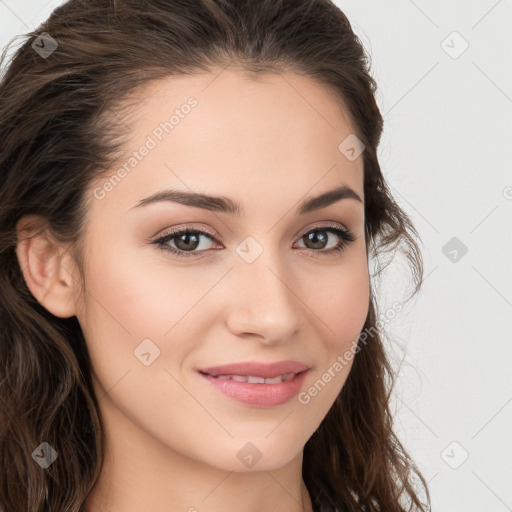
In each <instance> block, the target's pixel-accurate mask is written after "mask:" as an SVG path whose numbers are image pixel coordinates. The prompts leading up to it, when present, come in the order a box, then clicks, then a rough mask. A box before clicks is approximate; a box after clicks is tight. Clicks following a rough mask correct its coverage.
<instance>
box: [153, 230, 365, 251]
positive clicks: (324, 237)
mask: <svg viewBox="0 0 512 512" xmlns="http://www.w3.org/2000/svg"><path fill="white" fill-rule="evenodd" d="M328 233H329V234H331V235H335V237H337V238H338V239H339V241H338V243H336V244H335V245H334V246H331V247H328V248H327V250H326V249H325V246H326V245H328V241H329V235H328ZM202 237H204V238H207V239H209V240H212V241H215V242H217V243H219V244H220V242H219V241H218V240H216V239H215V238H214V237H213V236H212V235H210V234H209V233H207V232H205V231H201V230H197V229H194V230H192V229H181V230H176V231H172V232H170V233H167V234H164V235H163V236H162V237H160V238H158V239H157V240H155V241H154V242H153V244H156V245H157V246H158V247H159V248H161V249H163V250H165V251H168V252H170V253H172V254H174V255H176V256H178V257H183V258H189V257H202V256H201V255H199V254H197V252H205V250H201V251H195V249H198V248H199V247H200V246H201V238H202ZM300 240H305V242H307V243H308V244H311V245H312V246H313V247H306V249H310V250H311V251H313V252H315V253H320V254H323V255H325V254H331V253H333V252H341V251H343V250H344V249H345V248H346V246H347V245H348V244H349V243H350V242H353V241H354V240H356V237H355V235H354V234H353V233H352V232H351V231H349V230H347V229H341V228H338V227H333V226H321V227H317V228H314V229H312V230H309V231H308V232H306V233H305V234H304V235H302V237H301V238H300ZM169 242H173V243H174V247H173V246H170V245H169ZM300 248H301V249H303V248H304V247H300ZM319 249H320V250H319ZM187 253H188V254H187Z"/></svg>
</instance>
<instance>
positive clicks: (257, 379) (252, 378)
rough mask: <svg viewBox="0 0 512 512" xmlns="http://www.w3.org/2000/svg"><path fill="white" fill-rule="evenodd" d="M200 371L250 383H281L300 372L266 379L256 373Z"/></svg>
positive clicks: (216, 377)
mask: <svg viewBox="0 0 512 512" xmlns="http://www.w3.org/2000/svg"><path fill="white" fill-rule="evenodd" d="M304 371H307V370H304ZM200 373H202V374H203V375H207V376H209V377H212V378H214V379H219V380H234V381H236V382H248V383H249V384H279V383H280V382H287V381H289V380H292V379H293V378H294V377H295V375H298V373H285V374H284V375H278V376H277V377H269V378H267V379H266V378H264V377H258V376H255V375H211V374H209V373H203V372H200ZM299 373H302V372H299Z"/></svg>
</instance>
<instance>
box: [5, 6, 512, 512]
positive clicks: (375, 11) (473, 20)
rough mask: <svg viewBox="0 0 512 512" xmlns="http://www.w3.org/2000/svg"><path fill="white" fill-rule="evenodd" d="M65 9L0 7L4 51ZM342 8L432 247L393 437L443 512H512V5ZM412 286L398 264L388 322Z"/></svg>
mask: <svg viewBox="0 0 512 512" xmlns="http://www.w3.org/2000/svg"><path fill="white" fill-rule="evenodd" d="M61 3H62V2H61V1H50V2H45V1H44V0H32V1H27V0H22V1H20V0H0V45H1V46H2V47H4V46H5V45H6V43H7V42H8V40H9V39H10V38H11V37H13V36H14V35H16V34H21V33H23V32H26V31H29V30H34V29H35V28H36V27H37V25H38V24H39V23H40V22H41V21H43V20H44V19H45V18H46V17H47V16H48V15H49V13H50V12H51V10H52V9H53V8H54V7H55V6H57V5H59V4H61ZM336 3H337V5H338V6H339V7H340V8H341V9H342V10H343V11H344V12H345V13H346V14H347V16H348V18H349V19H350V21H351V23H352V25H353V27H354V30H355V31H356V33H357V34H358V35H359V36H360V38H361V40H362V42H363V44H364V46H365V47H366V49H367V51H368V52H369V54H370V55H371V60H372V72H373V75H374V76H375V78H376V80H377V83H378V85H379V91H378V101H379V105H380V108H381V111H382V113H383V115H384V119H385V132H384V135H383V139H382V142H381V146H380V151H379V155H380V162H381V166H382V169H383V172H384V174H385V176H386V178H387V180H388V183H389V184H390V186H391V188H392V191H393V192H394V194H395V196H396V198H397V200H398V202H399V204H400V205H401V206H402V207H403V208H404V209H405V210H406V212H407V213H408V214H409V215H410V217H411V218H412V220H413V221H414V223H415V225H416V227H417V229H418V231H419V234H420V237H421V239H422V241H423V246H422V248H423V254H424V258H425V278H424V283H423V287H422V291H421V292H420V294H419V295H418V296H417V297H416V298H415V299H413V300H412V301H410V302H408V303H407V304H404V305H403V310H402V311H401V312H400V313H398V314H397V315H396V316H395V317H394V318H393V319H392V320H388V321H386V329H387V331H388V333H389V336H390V339H391V340H392V341H391V342H390V345H389V349H390V350H391V351H392V354H393V359H394V361H395V365H396V367H397V368H398V365H399V364H400V362H401V365H400V374H399V378H398V380H397V384H396V391H397V394H396V397H395V399H394V402H393V411H394V412H395V418H396V430H397V431H398V434H399V435H400V437H401V439H402V441H403V443H404V444H405V446H406V448H407V449H408V450H409V452H410V454H411V455H412V456H413V458H414V459H415V460H416V462H417V464H418V466H419V467H420V469H421V470H422V471H423V473H424V475H425V477H426V478H427V480H428V481H429V482H430V489H431V493H432V504H433V510H434V511H436V512H455V511H460V512H481V511H484V510H485V511H486V512H490V511H497V512H501V511H506V510H511V511H512V462H511V456H512V436H511V433H512V428H511V427H512V378H511V375H512V364H511V360H512V328H511V325H510V324H511V320H512V271H511V269H510V267H511V262H512V172H511V169H512V143H511V140H510V139H511V136H512V1H511V0H500V1H496V0H481V1H475V0H473V1H467V0H456V1H451V2H446V1H444V2H442V1H441V0H433V1H428V2H427V1H426V0H423V1H422V0H416V1H413V0H396V1H393V2H391V1H387V2H379V1H375V0H374V1H369V0H364V1H362V0H348V1H337V2H336ZM453 32H457V34H453ZM466 45H468V47H467V49H466V50H465V51H463V50H464V48H465V46H466ZM454 237H455V240H452V239H453V238H454ZM447 244H448V245H447ZM464 247H466V249H467V252H466V253H464ZM407 277H408V274H407V268H406V267H405V263H404V262H403V260H400V258H397V259H396V260H395V263H394V264H393V265H392V266H391V267H390V268H389V272H388V274H387V276H386V277H385V278H384V279H383V280H382V283H381V286H380V289H379V290H380V300H381V302H380V313H381V315H385V313H386V311H388V310H389V309H390V308H391V304H392V303H393V302H395V301H399V302H402V301H403V300H404V298H405V296H406V294H407V292H408V291H410V283H408V279H407Z"/></svg>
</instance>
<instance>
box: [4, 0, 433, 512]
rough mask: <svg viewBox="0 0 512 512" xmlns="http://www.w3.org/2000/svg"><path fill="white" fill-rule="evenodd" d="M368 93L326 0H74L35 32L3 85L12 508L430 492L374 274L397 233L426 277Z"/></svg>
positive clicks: (295, 500) (264, 501)
mask: <svg viewBox="0 0 512 512" xmlns="http://www.w3.org/2000/svg"><path fill="white" fill-rule="evenodd" d="M3 60H5V54H4V59H3ZM375 90H376V85H375V82H374V81H373V79H372V78H371V76H370V74H369V70H368V62H367V57H366V55H365V53H364V49H363V47H362V45H361V43H360V41H359V40H358V38H357V37H356V36H355V34H354V33H353V31H352V29H351V26H350V24H349V22H348V20H347V18H346V17H345V15H344V14H343V13H342V12H341V11H340V10H339V9H338V8H337V7H336V6H335V5H334V4H333V3H331V2H330V1H328V0H300V1H297V0H294V1H293V2H291V1H286V0H279V1H277V0H263V1H258V2H255V1H249V0H244V1H240V0H239V1H235V0H201V1H198V2H188V1H181V0H174V1H167V2H160V1H159V0H149V1H145V2H140V1H135V0H126V1H123V2H117V1H115V0H91V1H88V2H80V1H78V0H70V1H68V2H67V3H65V4H64V5H62V6H60V7H59V8H57V9H55V11H54V12H53V13H52V15H51V16H50V17H49V19H48V20H47V21H46V22H45V23H44V24H43V25H42V26H41V27H40V29H39V30H38V31H37V33H34V34H29V36H28V38H27V40H26V42H25V43H24V45H23V46H22V47H21V48H20V49H19V50H18V51H17V52H16V54H15V55H14V58H13V61H12V63H11V64H10V66H9V67H8V69H7V70H6V73H5V76H4V77H3V79H2V82H1V85H0V96H1V97H2V99H3V101H2V104H1V107H0V119H1V120H2V121H1V124H0V139H1V140H2V150H1V154H0V173H1V181H2V187H1V192H0V201H1V206H2V208H1V209H0V222H1V235H2V237H1V244H0V257H1V268H2V274H1V290H0V292H1V293H0V297H1V298H0V318H1V323H2V327H3V333H2V337H1V343H0V347H1V348H0V350H1V369H0V372H1V373H0V396H1V399H2V407H1V411H2V413H1V414H2V416H1V432H0V460H1V461H2V462H1V467H0V498H1V500H0V502H1V503H2V504H3V506H4V508H5V510H8V511H12V512H17V511H23V512H26V511H27V510H31V511H43V510H44V511H63V512H64V511H66V512H68V511H69V512H79V511H80V512H84V511H87V512H95V511H100V510H101V511H109V512H121V511H122V512H130V511H135V510H137V511H140V510H148V511H151V512H161V511H163V510H166V511H169V510H172V511H177V510H188V511H195V510H198V511H217V510H234V509H236V510H238V511H247V512H249V511H256V510H258V511H261V510H265V511H267V510H268V511H270V510H287V511H299V510H305V511H308V512H310V511H322V512H326V511H339V512H342V511H343V512H346V511H356V510H358V511H362V510H365V511H377V510H379V511H386V512H389V511H402V510H428V509H429V507H430V506H429V496H428V490H427V487H426V483H425V480H424V479H423V477H422V476H421V474H420V472H419V471H418V469H417V468H416V466H415V465H414V463H413V461H412V460H411V459H410V457H409V456H408V454H407V452H406V450H405V449H404V448H403V447H402V445H401V444H400V442H399V440H398V439H397V437H396V436H395V434H394V432H393V429H392V417H391V415H390V410H389V405H388V399H389V392H390V390H391V387H392V379H393V372H392V369H391V367H390V365H389V363H388V359H387V356H386V353H385V351H384V347H383V343H382V334H383V333H382V322H381V321H380V320H378V318H377V314H376V311H377V306H376V303H375V297H374V295H373V293H372V286H371V280H370V272H369V262H370V258H369V256H370V255H371V256H375V257H379V256H380V255H381V254H384V253H385V252H388V251H390V250H393V251H396V250H397V249H398V248H400V249H401V250H402V251H403V252H404V254H406V255H407V257H408V258H409V262H410V264H411V269H412V271H413V272H412V273H413V277H414V280H415V289H414V291H415V292H416V291H417V290H418V289H419V286H420V284H421V277H422V259H421V253H420V251H419V249H418V246H417V244H416V242H415V240H414V236H417V233H416V231H415V229H414V227H413V225H412V223H411V222H410V220H409V218H408V217H407V215H406V214H405V213H404V212H403V211H402V210H401V209H400V208H399V207H398V205H397V204H396V203H395V202H394V200H393V197H392V196H391V194H390V192H389V189H388V188H387V186H386V183H385V181H384V178H383V176H382V174H381V170H380V167H379V163H378V159H377V147H378V144H379V139H380V136H381V132H382V129H383V120H382V117H381V114H380V112H379V109H378V107H377V104H376V101H375V98H374V94H375ZM380 269H382V267H380ZM397 307H401V305H400V304H398V306H397ZM418 483H419V484H420V485H419V486H417V484H418ZM422 491H424V492H425V496H426V504H425V503H423V501H422V499H421V497H420V495H421V492H422Z"/></svg>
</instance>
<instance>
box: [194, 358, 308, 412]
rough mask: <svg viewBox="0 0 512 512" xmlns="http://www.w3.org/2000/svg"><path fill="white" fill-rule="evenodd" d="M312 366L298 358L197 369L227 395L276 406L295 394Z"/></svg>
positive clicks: (240, 399) (253, 405) (252, 404)
mask: <svg viewBox="0 0 512 512" xmlns="http://www.w3.org/2000/svg"><path fill="white" fill-rule="evenodd" d="M309 369H310V367H309V366H308V365H306V364H302V363H298V362H296V361H280V362H278V363H272V364H264V363H256V362H249V363H237V364H229V365H223V366H215V367H210V368H202V369H200V370H198V372H199V374H200V375H201V377H202V378H203V379H205V380H206V381H207V383H208V384H210V385H211V386H213V387H214V388H215V389H216V390H217V391H220V392H221V393H222V394H224V395H225V396H227V397H229V398H231V399H234V400H236V401H237V402H241V403H243V404H245V405H249V406H251V407H273V406H277V405H281V404H284V403H286V402H288V401H289V400H291V399H292V398H293V397H294V396H296V395H297V394H298V393H299V391H300V389H301V388H302V385H303V384H304V379H305V377H306V374H307V373H308V370H309Z"/></svg>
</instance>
